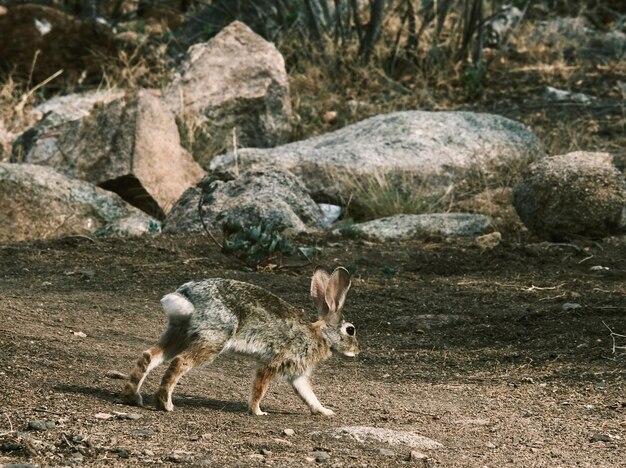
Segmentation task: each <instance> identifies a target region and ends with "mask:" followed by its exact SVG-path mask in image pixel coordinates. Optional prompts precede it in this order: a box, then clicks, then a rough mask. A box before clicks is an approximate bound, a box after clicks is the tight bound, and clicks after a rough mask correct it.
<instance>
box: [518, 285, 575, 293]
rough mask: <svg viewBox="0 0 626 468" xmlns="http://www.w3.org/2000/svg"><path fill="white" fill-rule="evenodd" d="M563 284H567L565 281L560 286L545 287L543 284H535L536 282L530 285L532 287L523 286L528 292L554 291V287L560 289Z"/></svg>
mask: <svg viewBox="0 0 626 468" xmlns="http://www.w3.org/2000/svg"><path fill="white" fill-rule="evenodd" d="M563 286H565V283H561V284H559V285H558V286H545V287H541V286H535V285H534V284H531V285H530V288H522V289H523V290H524V291H526V292H533V291H552V290H554V289H559V288H562V287H563Z"/></svg>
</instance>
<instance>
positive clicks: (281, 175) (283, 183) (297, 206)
mask: <svg viewBox="0 0 626 468" xmlns="http://www.w3.org/2000/svg"><path fill="white" fill-rule="evenodd" d="M203 189H204V198H203V203H202V212H203V216H204V220H205V222H206V224H207V226H210V227H211V228H213V229H215V228H218V227H220V226H221V225H222V224H223V222H224V221H225V220H226V219H227V218H229V219H230V220H231V221H234V222H240V223H241V224H242V225H244V226H245V225H250V224H257V223H259V222H260V221H263V220H268V221H272V222H273V223H274V226H275V227H276V228H277V229H278V230H282V229H285V228H287V229H290V230H291V231H292V232H306V231H310V230H312V229H319V228H320V227H321V223H322V219H323V214H322V211H321V210H320V208H319V206H318V205H317V204H316V203H315V202H314V201H313V200H312V199H311V197H310V196H309V195H308V193H307V192H306V189H305V188H304V186H303V185H302V182H301V181H300V180H299V179H298V178H297V177H296V176H294V175H293V174H291V173H290V172H288V171H280V170H271V169H269V170H259V171H248V172H244V173H243V174H241V175H240V176H239V177H237V178H236V179H234V180H230V181H227V182H224V181H221V180H216V179H215V178H214V177H212V176H209V177H207V178H205V179H204V180H202V181H201V182H200V183H199V184H198V185H196V186H194V187H192V188H190V189H189V190H187V191H186V192H185V194H184V195H183V196H182V197H181V199H180V200H179V201H178V203H177V204H176V205H175V206H174V208H172V211H171V212H170V213H169V214H168V216H167V218H166V219H165V221H164V228H163V231H164V232H196V231H200V230H202V224H201V221H200V215H199V212H198V203H199V200H200V194H201V192H202V190H203Z"/></svg>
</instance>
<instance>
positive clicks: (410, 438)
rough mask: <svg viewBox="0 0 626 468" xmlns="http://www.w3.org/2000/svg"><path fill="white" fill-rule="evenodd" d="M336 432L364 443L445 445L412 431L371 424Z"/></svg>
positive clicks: (420, 446) (427, 447) (418, 447)
mask: <svg viewBox="0 0 626 468" xmlns="http://www.w3.org/2000/svg"><path fill="white" fill-rule="evenodd" d="M335 432H336V433H337V434H338V435H340V436H342V437H349V438H351V439H354V440H356V441H358V442H360V443H362V444H365V443H369V442H372V441H374V442H385V443H387V444H389V445H396V446H405V447H410V448H412V449H416V450H433V449H438V448H441V447H443V445H442V444H441V443H439V442H437V441H435V440H432V439H429V438H428V437H424V436H421V435H419V434H417V433H415V432H412V431H395V430H393V429H386V428H381V427H370V426H344V427H339V428H337V429H336V430H335Z"/></svg>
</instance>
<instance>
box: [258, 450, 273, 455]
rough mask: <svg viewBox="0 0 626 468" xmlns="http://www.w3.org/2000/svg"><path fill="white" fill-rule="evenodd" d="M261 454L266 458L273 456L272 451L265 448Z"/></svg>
mask: <svg viewBox="0 0 626 468" xmlns="http://www.w3.org/2000/svg"><path fill="white" fill-rule="evenodd" d="M260 452H261V455H265V456H268V455H271V454H272V451H271V450H268V449H264V448H263V449H261V450H260Z"/></svg>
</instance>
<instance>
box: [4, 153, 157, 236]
mask: <svg viewBox="0 0 626 468" xmlns="http://www.w3.org/2000/svg"><path fill="white" fill-rule="evenodd" d="M0 219H2V223H0V242H8V241H22V240H30V239H47V238H53V237H63V236H69V235H84V234H93V235H110V234H115V235H140V234H145V233H155V232H159V231H160V223H159V222H158V221H157V220H155V219H153V218H151V217H150V216H148V215H146V214H145V213H143V212H142V211H140V210H138V209H136V208H134V207H132V206H130V205H128V204H127V203H126V202H124V200H122V199H121V198H120V197H119V196H117V195H116V194H114V193H112V192H108V191H106V190H103V189H100V188H98V187H96V186H94V185H92V184H90V183H88V182H84V181H81V180H76V179H71V178H69V177H66V176H64V175H62V174H60V173H58V172H56V171H55V170H54V169H52V168H50V167H45V166H37V165H33V164H10V163H0Z"/></svg>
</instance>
